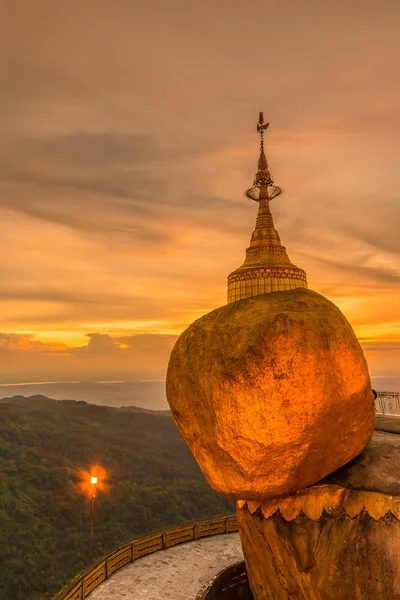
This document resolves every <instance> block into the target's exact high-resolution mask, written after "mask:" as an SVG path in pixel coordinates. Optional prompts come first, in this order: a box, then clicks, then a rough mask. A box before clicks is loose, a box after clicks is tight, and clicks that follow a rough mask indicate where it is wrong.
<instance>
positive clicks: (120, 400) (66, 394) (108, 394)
mask: <svg viewBox="0 0 400 600" xmlns="http://www.w3.org/2000/svg"><path fill="white" fill-rule="evenodd" d="M36 395H43V396H47V397H48V398H53V399H54V400H84V401H85V402H90V403H91V404H105V405H107V406H115V407H117V406H139V407H140V408H147V409H149V410H168V409H169V406H168V403H167V399H166V396H165V381H163V380H145V381H98V382H94V383H93V382H75V381H74V382H70V381H67V382H64V381H61V382H41V383H18V384H12V385H10V384H5V385H3V384H0V398H5V397H12V396H36Z"/></svg>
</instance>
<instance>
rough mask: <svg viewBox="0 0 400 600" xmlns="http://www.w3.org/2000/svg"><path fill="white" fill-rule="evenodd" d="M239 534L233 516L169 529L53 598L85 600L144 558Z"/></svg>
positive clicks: (103, 564)
mask: <svg viewBox="0 0 400 600" xmlns="http://www.w3.org/2000/svg"><path fill="white" fill-rule="evenodd" d="M236 531H238V526H237V523H236V517H235V516H234V515H230V516H228V517H221V518H219V519H212V520H210V521H201V522H200V523H195V524H194V525H187V526H186V527H178V528H176V529H169V530H168V531H164V532H162V533H156V534H154V535H150V536H148V537H145V538H141V539H139V540H134V541H132V542H130V543H129V544H125V545H124V546H122V547H120V548H118V550H116V551H115V552H113V553H112V554H110V555H108V556H106V557H104V558H102V559H101V560H100V561H98V562H97V563H96V564H95V565H94V567H93V568H92V569H91V570H90V571H89V572H86V573H83V574H82V575H80V576H78V578H77V579H75V580H74V581H73V582H72V583H70V584H68V585H67V586H66V587H65V588H64V589H63V590H61V592H58V594H56V596H54V597H53V600H84V598H86V597H87V596H88V595H89V594H90V592H91V591H92V590H94V589H95V588H96V587H97V586H98V585H100V583H102V582H103V581H105V580H106V579H108V578H109V577H111V575H112V574H113V573H115V571H118V570H119V569H121V568H122V567H124V566H125V565H127V564H129V563H131V562H134V561H135V560H138V559H139V558H141V557H142V556H146V555H147V554H151V553H153V552H157V551H158V550H165V549H167V548H172V546H176V545H177V544H183V543H185V542H190V541H193V540H198V539H200V538H203V537H209V536H212V535H218V534H221V533H234V532H236Z"/></svg>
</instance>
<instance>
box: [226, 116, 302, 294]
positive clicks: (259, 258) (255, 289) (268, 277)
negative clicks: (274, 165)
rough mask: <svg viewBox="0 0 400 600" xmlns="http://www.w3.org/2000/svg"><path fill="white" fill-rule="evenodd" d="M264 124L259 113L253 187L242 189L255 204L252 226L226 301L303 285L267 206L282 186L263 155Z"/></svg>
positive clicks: (265, 126)
mask: <svg viewBox="0 0 400 600" xmlns="http://www.w3.org/2000/svg"><path fill="white" fill-rule="evenodd" d="M268 127H269V123H264V115H263V113H262V112H260V114H259V121H258V124H257V131H258V133H259V135H260V157H259V159H258V170H257V173H256V175H255V177H254V182H253V187H251V188H250V189H248V190H247V191H246V196H247V198H249V199H251V200H254V201H255V202H258V203H259V207H258V214H257V219H256V226H255V229H254V231H253V234H252V236H251V240H250V246H249V248H247V250H246V258H245V261H244V263H243V265H242V266H241V267H239V268H238V269H236V270H235V271H233V273H231V274H230V275H229V276H228V303H229V302H235V301H236V300H242V299H243V298H249V297H250V296H257V295H259V294H267V293H269V292H278V291H286V290H292V289H296V288H300V287H302V288H307V278H306V274H305V272H304V271H303V269H299V268H298V267H296V266H295V265H294V264H293V263H292V262H291V260H290V259H289V257H288V255H287V253H286V248H285V247H284V246H283V245H282V243H281V239H280V237H279V233H278V232H277V230H276V229H275V226H274V221H273V218H272V214H271V211H270V207H269V203H270V201H271V200H272V199H273V198H276V197H277V196H279V195H280V194H282V189H281V188H280V187H277V186H275V185H274V180H273V178H272V175H271V172H270V170H269V166H268V161H267V157H266V155H265V149H264V132H265V131H266V129H267V128H268Z"/></svg>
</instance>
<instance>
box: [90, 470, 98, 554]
mask: <svg viewBox="0 0 400 600" xmlns="http://www.w3.org/2000/svg"><path fill="white" fill-rule="evenodd" d="M96 491H97V477H95V476H94V475H92V476H91V478H90V549H91V556H90V558H91V560H92V561H93V559H94V501H95V498H96Z"/></svg>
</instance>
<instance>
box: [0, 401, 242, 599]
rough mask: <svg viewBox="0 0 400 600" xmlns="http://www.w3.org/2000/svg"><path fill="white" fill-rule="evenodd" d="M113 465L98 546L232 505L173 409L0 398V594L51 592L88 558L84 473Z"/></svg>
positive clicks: (98, 516) (99, 518)
mask: <svg viewBox="0 0 400 600" xmlns="http://www.w3.org/2000/svg"><path fill="white" fill-rule="evenodd" d="M96 463H97V464H101V465H103V466H104V467H105V468H106V470H107V473H108V480H107V483H108V485H109V489H108V492H107V493H104V494H101V493H99V494H98V497H97V499H96V506H95V555H96V556H101V555H102V554H103V553H105V552H107V551H110V550H112V549H113V548H114V547H115V546H117V545H118V544H119V543H121V542H123V541H125V540H127V539H130V538H133V537H140V536H143V535H145V534H147V533H148V532H150V531H154V530H160V529H164V528H168V527H172V526H174V525H176V524H177V523H183V522H188V521H192V520H201V519H205V518H208V517H211V516H217V515H222V514H228V513H231V512H233V511H234V505H233V502H230V501H228V500H224V499H223V498H221V497H219V496H217V495H216V494H214V492H212V490H211V489H210V488H209V487H208V484H207V483H206V481H205V479H204V477H203V475H202V473H201V471H200V470H199V468H198V466H197V464H196V462H195V461H194V459H193V457H192V455H191V453H190V451H189V450H188V448H187V447H186V444H185V443H184V441H183V439H182V438H181V436H180V434H179V432H178V430H177V428H176V426H175V424H174V422H173V419H172V417H171V415H170V414H169V413H168V412H165V413H164V412H159V413H157V412H151V411H144V410H140V409H136V410H135V409H130V408H129V409H123V408H110V407H106V406H95V405H91V404H86V403H84V402H74V401H62V402H56V401H54V400H49V399H46V398H43V397H36V398H35V397H33V398H29V399H23V398H15V399H12V400H8V401H7V402H4V401H2V402H0V533H1V539H0V598H4V599H7V600H36V599H38V598H43V597H46V598H47V597H51V595H52V593H53V592H55V591H57V590H58V589H59V588H61V587H62V586H63V585H64V584H65V583H66V582H67V581H68V580H69V579H70V578H71V577H72V576H74V575H75V574H77V573H78V571H80V570H81V569H83V568H84V567H85V566H87V565H88V564H89V563H90V558H91V556H90V554H91V549H90V507H89V501H88V498H86V497H85V496H84V495H83V494H82V493H81V492H80V491H79V489H78V487H77V484H78V481H79V472H80V471H81V470H82V469H86V470H87V469H89V468H90V466H91V465H93V464H96Z"/></svg>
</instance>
